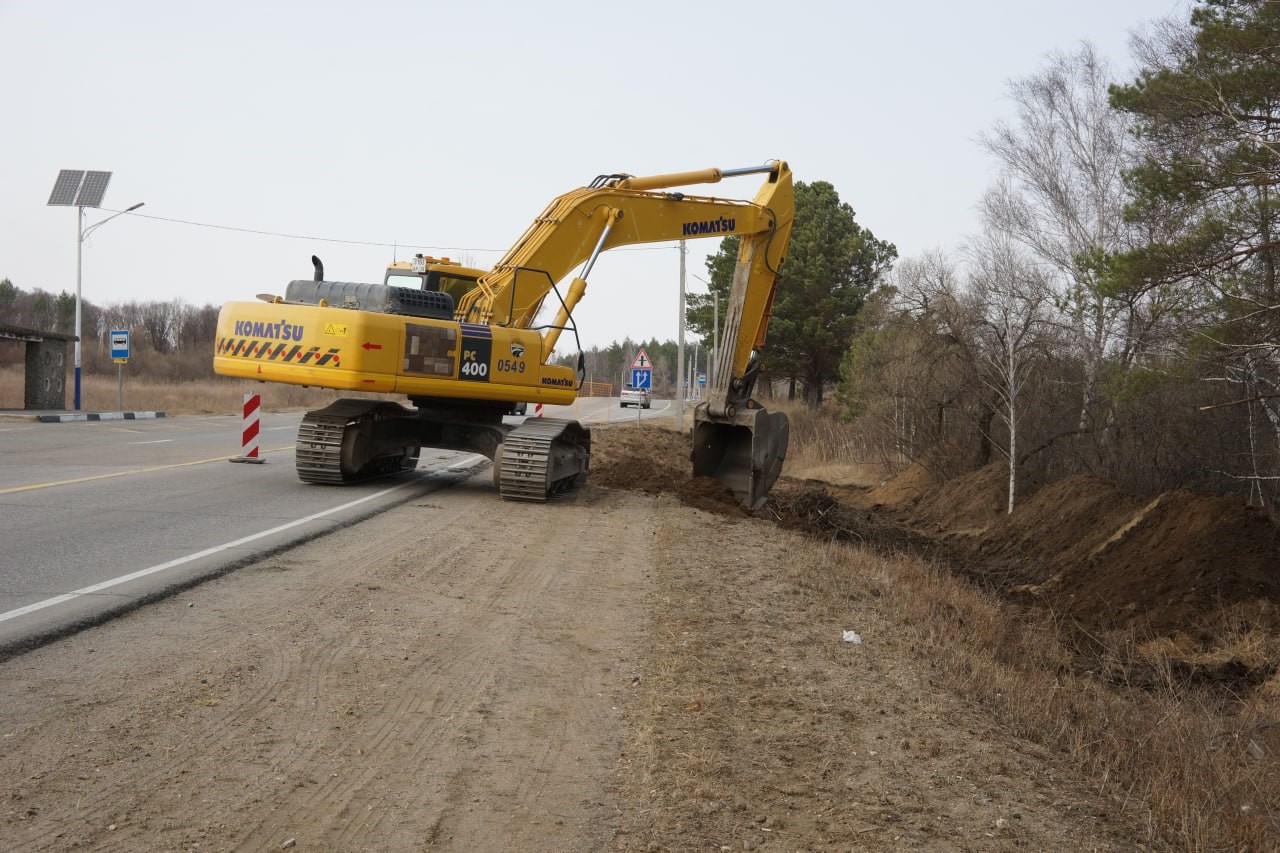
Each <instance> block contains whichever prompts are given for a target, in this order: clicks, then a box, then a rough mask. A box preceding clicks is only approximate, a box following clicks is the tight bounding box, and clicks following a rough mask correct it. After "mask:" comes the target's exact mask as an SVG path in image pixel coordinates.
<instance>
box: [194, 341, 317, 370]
mask: <svg viewBox="0 0 1280 853" xmlns="http://www.w3.org/2000/svg"><path fill="white" fill-rule="evenodd" d="M341 353H342V348H341V347H333V348H331V349H327V350H321V349H320V347H304V346H302V344H294V343H280V342H279V341H264V340H255V339H253V338H218V348H217V354H218V355H224V356H227V357H229V358H249V359H257V360H260V361H279V362H285V363H288V364H315V365H316V366H317V367H324V366H325V365H330V366H332V367H338V366H339V361H340V357H341Z"/></svg>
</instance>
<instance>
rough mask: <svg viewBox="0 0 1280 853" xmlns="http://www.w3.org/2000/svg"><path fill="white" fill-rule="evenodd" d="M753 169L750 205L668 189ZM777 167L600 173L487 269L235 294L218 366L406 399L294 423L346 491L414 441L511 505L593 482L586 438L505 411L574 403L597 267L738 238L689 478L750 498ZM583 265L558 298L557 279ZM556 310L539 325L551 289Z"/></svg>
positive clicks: (778, 432) (222, 321) (402, 465)
mask: <svg viewBox="0 0 1280 853" xmlns="http://www.w3.org/2000/svg"><path fill="white" fill-rule="evenodd" d="M752 174H762V175H764V176H765V179H764V183H763V184H762V185H761V186H760V188H759V190H758V191H757V193H756V195H755V198H754V199H753V200H752V201H743V200H730V199H721V198H713V197H704V196H698V195H689V194H685V193H683V192H677V191H675V190H676V188H679V187H690V186H696V185H700V184H711V183H717V182H719V181H721V180H722V179H724V178H733V177H739V176H744V175H752ZM794 208H795V202H794V196H793V191H792V178H791V170H790V169H789V168H788V167H787V164H786V163H785V162H782V161H778V160H774V161H770V162H768V163H766V164H765V165H762V166H757V167H749V168H744V169H715V168H713V169H703V170H699V171H692V172H679V173H674V174H666V175H655V176H652V177H633V176H631V175H626V174H615V175H602V176H600V177H598V178H596V179H595V180H594V181H593V182H592V183H591V184H590V185H589V186H586V187H582V188H579V189H576V190H573V191H571V192H568V193H566V194H564V195H562V196H560V197H559V198H557V199H555V200H554V201H553V202H552V203H551V204H550V205H549V206H548V207H547V209H546V210H545V211H543V212H542V214H541V215H540V216H539V217H538V218H537V219H536V220H534V222H533V224H532V225H531V226H530V227H529V228H528V229H527V230H526V231H525V233H524V234H523V235H522V236H521V237H520V239H519V240H517V241H516V243H515V245H513V246H512V247H511V249H509V250H508V251H507V253H506V254H505V255H504V256H503V257H502V259H501V260H499V261H498V263H497V264H496V265H495V266H494V267H493V269H491V270H488V271H484V270H479V269H471V268H467V267H464V266H462V265H461V264H458V263H455V262H453V261H450V260H449V259H448V258H439V259H437V258H431V257H424V256H421V255H419V256H417V257H415V258H414V259H413V260H412V261H411V262H399V263H393V264H392V265H391V266H390V267H389V268H388V269H387V270H386V273H385V275H384V278H383V282H382V283H381V284H362V283H354V282H339V281H326V280H324V269H323V266H322V265H321V263H320V261H319V260H318V259H316V258H314V257H313V258H312V262H313V264H314V266H315V272H314V276H313V279H312V280H303V281H293V282H290V283H289V285H288V288H287V289H286V291H285V293H284V295H283V296H278V295H267V294H262V295H259V296H258V300H259V301H257V302H230V303H227V304H226V305H224V306H223V307H222V310H221V312H220V313H219V316H218V332H217V344H216V351H215V353H214V370H215V372H217V373H219V374H221V375H223V376H235V377H241V378H245V379H257V380H261V381H264V382H283V383H290V384H295V385H307V386H314V387H320V388H332V389H340V390H353V391H368V392H379V393H392V394H403V395H407V396H408V398H409V401H410V402H411V403H412V405H413V408H409V407H406V406H402V405H400V404H399V403H395V402H390V401H385V400H378V399H368V398H361V399H344V400H339V401H337V402H336V403H333V404H332V405H329V406H327V407H326V408H323V409H319V410H316V411H313V412H308V413H307V414H306V415H305V416H304V417H303V419H302V423H301V425H300V426H299V428H298V437H297V444H296V449H295V455H296V460H297V470H298V476H299V477H300V478H301V479H302V480H304V481H306V482H309V483H333V484H342V483H351V482H356V481H359V480H363V479H367V478H370V477H376V476H383V475H386V474H393V473H396V472H399V471H404V470H410V469H412V468H414V467H415V466H416V465H417V460H418V452H419V448H421V447H435V448H441V449H446V450H463V451H472V452H477V453H481V454H484V455H485V456H487V457H489V458H490V459H492V460H493V472H494V473H493V478H494V483H495V484H496V486H497V488H498V492H499V494H500V495H501V496H502V497H503V498H505V499H507V500H524V501H546V500H548V499H549V498H550V497H552V496H553V495H556V494H558V493H560V492H563V491H566V490H567V489H571V488H573V487H575V486H577V485H580V484H581V483H583V482H585V481H586V477H587V470H588V467H589V463H590V454H591V434H590V431H589V430H588V428H587V427H585V426H583V425H582V424H580V423H578V422H577V421H573V420H565V419H558V418H528V419H526V420H525V421H524V422H523V423H522V424H520V425H511V424H508V423H506V422H504V416H507V415H511V414H515V413H517V412H519V411H521V410H523V408H524V406H525V404H529V403H544V404H550V405H567V404H570V403H572V402H573V401H574V399H575V397H576V394H577V389H578V388H579V387H580V386H581V381H582V379H583V378H584V377H583V373H584V370H583V366H582V365H583V359H582V356H581V353H579V358H578V369H577V371H576V372H575V371H574V370H573V369H572V368H569V367H565V366H561V365H555V364H551V363H550V360H551V356H552V353H553V352H554V350H555V347H556V344H557V342H558V341H559V338H560V335H561V332H562V331H565V330H566V329H570V330H574V331H575V332H576V327H575V326H573V309H574V307H575V306H576V305H577V304H578V302H579V301H580V300H581V299H582V296H583V294H584V292H585V291H586V286H587V282H586V279H587V276H589V275H590V273H591V269H592V267H593V266H594V264H595V262H596V259H597V258H598V257H599V256H600V254H601V253H602V252H605V251H607V250H609V249H611V248H614V247H617V246H623V245H629V244H636V243H652V242H659V241H670V240H681V239H686V238H696V237H727V236H730V235H738V236H739V237H740V251H739V254H738V259H737V266H736V267H735V271H734V279H733V287H732V291H731V293H730V299H729V306H728V309H727V311H726V319H725V325H724V331H723V336H722V338H721V340H723V341H725V343H726V345H725V346H724V347H723V348H722V352H721V354H720V358H719V359H718V363H717V365H716V372H715V377H716V385H715V387H713V388H712V389H711V393H710V395H709V398H708V401H707V402H706V403H703V404H700V405H699V406H698V407H697V408H696V409H695V411H694V425H693V431H692V441H693V447H692V453H691V458H692V462H693V475H694V476H699V475H706V476H712V477H715V478H717V479H719V480H720V481H721V482H723V483H724V484H725V485H727V486H728V487H729V488H730V489H732V490H733V492H734V494H735V495H736V496H737V497H738V499H739V500H740V501H741V502H742V503H743V504H744V505H746V506H748V507H750V508H757V507H759V506H760V505H762V504H763V503H764V501H765V498H766V497H767V495H768V493H769V490H770V488H771V487H772V486H773V483H774V482H775V481H776V480H777V478H778V475H779V473H780V472H781V470H782V460H783V457H784V456H785V455H786V448H787V435H788V427H787V420H786V416H785V415H782V414H775V413H769V412H766V411H765V410H764V408H762V407H761V406H760V404H759V403H757V402H756V401H755V400H754V399H753V398H752V396H751V395H752V391H753V388H754V386H755V381H756V377H757V375H758V372H759V369H760V362H759V349H760V347H761V346H762V345H763V343H764V337H765V332H766V330H767V329H768V325H769V316H770V313H771V311H772V309H773V301H774V294H775V291H776V288H777V284H778V275H779V270H780V268H781V266H782V262H783V259H784V257H785V255H786V251H787V245H788V242H789V240H790V236H791V224H792V219H793V217H794ZM579 264H582V269H581V271H580V273H579V274H578V275H576V276H574V277H573V279H572V280H571V281H570V282H569V284H568V286H567V288H566V289H565V291H564V292H563V293H562V292H561V290H560V287H559V284H560V282H561V281H562V280H563V279H564V278H565V277H566V276H568V275H569V273H570V272H571V271H572V270H573V269H574V268H575V267H577V266H578V265H579ZM549 297H550V298H551V299H553V300H554V301H552V302H549V303H548V305H549V306H550V307H553V308H555V309H556V313H555V316H554V319H553V320H551V321H550V322H549V323H545V324H542V325H539V324H538V319H537V318H538V316H539V311H540V309H542V308H543V304H544V302H547V300H548V298H549Z"/></svg>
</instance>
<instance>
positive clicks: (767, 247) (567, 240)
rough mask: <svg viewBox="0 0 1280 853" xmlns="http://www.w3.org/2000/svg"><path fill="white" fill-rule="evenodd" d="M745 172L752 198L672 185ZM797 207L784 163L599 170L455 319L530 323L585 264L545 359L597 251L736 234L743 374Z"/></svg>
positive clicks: (542, 218) (551, 210) (538, 225)
mask: <svg viewBox="0 0 1280 853" xmlns="http://www.w3.org/2000/svg"><path fill="white" fill-rule="evenodd" d="M750 174H765V175H766V176H767V177H766V179H765V182H764V184H763V185H762V186H761V187H760V190H759V191H758V192H757V194H756V197H755V198H754V199H753V200H752V201H750V202H747V201H734V200H728V199H721V198H711V197H706V196H698V195H686V194H685V193H681V192H671V191H670V190H673V189H674V188H676V187H684V186H692V185H697V184H709V183H717V182H719V181H721V180H723V179H724V178H730V177H738V176H742V175H750ZM794 207H795V202H794V197H793V192H792V182H791V171H790V169H789V168H788V167H787V164H786V163H784V162H781V161H772V162H770V163H768V164H765V165H763V166H756V167H748V168H745V169H730V170H724V169H715V168H713V169H703V170H700V171H692V172H677V173H673V174H666V175H654V176H651V177H642V178H637V177H632V176H629V175H610V176H602V177H600V178H597V179H596V180H595V181H594V182H592V184H591V186H588V187H583V188H580V189H576V190H573V191H571V192H568V193H565V194H564V195H562V196H560V197H559V198H557V199H555V200H554V201H553V202H551V204H550V205H548V206H547V208H546V210H544V211H543V212H542V214H541V215H539V216H538V218H537V219H535V220H534V222H533V224H532V225H530V226H529V228H528V229H527V230H526V231H525V232H524V234H523V235H521V237H520V239H519V240H517V241H516V243H515V244H514V245H513V246H512V247H511V248H510V249H509V250H508V251H507V253H506V254H505V255H503V257H502V258H501V259H500V260H499V261H498V262H497V263H496V264H495V265H494V267H493V269H492V270H490V271H489V272H488V273H486V274H485V275H483V276H481V277H480V280H479V282H478V284H477V286H476V287H475V288H474V289H473V290H472V291H471V292H470V293H468V294H467V295H466V296H465V297H463V298H462V299H461V300H460V301H459V303H458V307H457V312H456V314H455V318H456V319H457V320H459V321H461V322H467V323H488V324H493V325H498V326H514V327H516V328H530V327H531V326H532V325H533V323H534V321H535V320H534V318H535V317H536V316H537V314H538V311H539V309H540V308H541V307H542V303H543V300H544V298H545V297H546V296H547V294H548V293H549V292H550V291H551V290H552V288H553V287H554V285H555V284H556V282H559V281H560V280H562V279H563V278H565V277H566V276H567V275H568V274H569V273H570V271H571V270H573V269H574V268H575V267H577V266H578V265H580V264H583V263H584V262H585V264H586V266H585V268H584V269H583V271H582V273H581V274H580V275H579V276H577V277H575V278H574V280H573V281H572V282H571V284H570V285H569V289H568V292H567V293H566V294H565V295H564V297H563V304H562V305H561V306H560V310H559V313H558V315H557V317H556V319H555V321H553V322H552V323H551V325H550V326H549V327H548V329H547V331H546V332H545V333H544V346H543V352H544V354H546V355H547V356H549V355H550V353H551V351H552V349H553V348H554V345H555V342H556V340H557V338H558V335H559V331H560V329H561V328H563V326H564V324H565V323H566V322H567V321H568V317H569V314H570V313H571V312H572V310H573V308H574V307H575V306H576V305H577V303H578V302H579V301H580V300H581V299H582V296H583V294H584V293H585V291H586V277H587V275H588V274H589V273H590V271H591V267H592V265H594V263H595V260H596V258H597V257H599V255H600V253H602V252H605V251H608V250H609V249H613V248H617V247H619V246H626V245H633V244H637V243H655V242H661V241H664V240H680V239H696V238H701V237H716V236H719V237H727V236H730V235H734V234H736V235H739V236H740V237H741V239H742V245H743V246H744V249H745V250H746V251H747V252H748V256H749V257H750V258H752V263H751V264H750V265H749V266H748V267H747V268H746V269H745V270H744V276H745V278H744V280H743V284H742V287H743V290H744V293H745V298H744V301H743V306H742V315H741V317H742V322H743V334H742V335H741V339H740V340H739V341H738V345H737V346H735V347H734V353H735V354H734V356H733V362H734V365H735V368H734V369H735V371H738V372H742V371H745V370H746V367H747V361H748V359H749V357H750V354H751V350H752V349H753V347H755V346H758V345H759V343H762V342H763V338H764V333H765V330H766V329H767V327H768V319H769V312H770V310H771V309H772V305H773V294H774V290H775V288H776V286H777V274H778V268H779V266H780V265H781V263H782V259H783V256H784V254H785V252H786V247H787V241H788V239H789V236H790V231H791V221H792V217H793V213H794Z"/></svg>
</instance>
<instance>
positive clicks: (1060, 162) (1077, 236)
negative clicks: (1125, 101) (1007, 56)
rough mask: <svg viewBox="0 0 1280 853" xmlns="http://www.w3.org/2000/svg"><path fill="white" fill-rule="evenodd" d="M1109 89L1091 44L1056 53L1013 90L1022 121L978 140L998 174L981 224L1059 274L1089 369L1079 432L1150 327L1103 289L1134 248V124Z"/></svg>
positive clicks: (1060, 294) (1073, 332)
mask: <svg viewBox="0 0 1280 853" xmlns="http://www.w3.org/2000/svg"><path fill="white" fill-rule="evenodd" d="M1110 82H1111V81H1110V74H1109V70H1108V67H1107V65H1106V63H1105V61H1104V60H1102V59H1101V58H1100V57H1099V56H1098V55H1097V53H1096V51H1095V50H1094V48H1093V46H1092V45H1091V44H1089V43H1087V42H1086V43H1084V44H1082V45H1081V47H1080V49H1079V50H1078V51H1077V52H1075V53H1073V54H1064V53H1054V54H1051V55H1050V56H1049V61H1048V64H1047V66H1046V67H1045V68H1044V69H1043V70H1042V71H1040V72H1039V73H1038V74H1035V75H1033V76H1030V77H1026V78H1024V79H1021V80H1016V81H1013V82H1012V83H1011V84H1010V86H1009V91H1010V96H1011V97H1012V99H1013V101H1014V103H1015V104H1016V105H1017V120H1016V121H1015V122H1014V123H1012V124H1011V123H1007V122H999V123H997V124H996V126H995V127H994V128H993V130H992V131H991V132H990V133H987V134H984V135H983V136H982V138H981V139H982V144H983V146H984V147H985V148H986V149H987V150H988V151H989V152H990V153H991V154H993V155H994V156H995V157H996V158H997V159H998V160H999V162H1000V165H1001V169H1002V177H1001V180H1000V181H999V183H998V184H997V185H996V186H995V187H993V188H992V189H991V190H990V191H988V193H987V194H986V195H985V197H984V198H983V200H982V213H983V217H984V220H985V221H986V222H987V223H988V226H989V227H991V228H995V229H999V230H1001V231H1004V232H1006V233H1008V234H1010V235H1012V236H1013V238H1014V239H1016V240H1017V241H1018V242H1019V243H1021V244H1022V245H1023V246H1025V247H1026V248H1027V249H1028V250H1030V251H1031V252H1032V254H1033V255H1034V257H1035V258H1036V259H1037V260H1039V261H1040V262H1042V263H1044V264H1047V265H1048V266H1049V267H1050V269H1052V270H1053V272H1054V274H1055V275H1054V278H1055V279H1056V287H1055V289H1056V291H1057V292H1056V294H1055V297H1054V298H1055V300H1056V301H1057V302H1058V304H1059V305H1060V306H1061V307H1062V308H1063V310H1064V312H1065V319H1066V321H1067V323H1066V329H1067V330H1068V331H1069V332H1070V337H1071V340H1073V342H1074V345H1075V347H1076V348H1077V349H1078V350H1079V352H1080V355H1081V357H1082V360H1083V364H1084V382H1083V385H1084V387H1083V389H1082V396H1081V406H1080V428H1081V429H1084V428H1085V427H1086V426H1087V423H1088V420H1089V418H1090V415H1091V411H1092V408H1093V405H1094V403H1095V401H1096V399H1097V390H1098V383H1099V376H1100V370H1101V367H1102V364H1103V361H1104V359H1105V358H1107V357H1108V355H1109V354H1110V353H1111V352H1112V350H1113V348H1115V349H1118V350H1119V352H1120V353H1121V355H1125V354H1129V355H1131V354H1132V353H1133V352H1134V351H1135V350H1136V347H1134V346H1132V345H1130V344H1126V343H1125V342H1124V341H1123V338H1124V336H1125V335H1126V334H1133V333H1135V332H1140V331H1141V330H1142V329H1144V328H1145V326H1144V324H1142V323H1141V322H1138V321H1137V320H1135V317H1137V316H1140V315H1141V313H1142V309H1141V306H1137V305H1133V304H1132V303H1131V302H1130V301H1127V300H1126V299H1124V298H1123V295H1122V294H1121V295H1116V294H1113V293H1112V292H1111V291H1110V290H1109V289H1108V288H1107V287H1105V286H1103V285H1104V279H1105V278H1106V276H1107V272H1108V261H1109V260H1110V259H1112V258H1114V257H1115V256H1116V255H1118V254H1119V253H1120V252H1122V251H1124V250H1125V249H1126V248H1128V247H1129V234H1128V229H1127V226H1126V224H1125V220H1124V205H1125V201H1126V198H1127V196H1126V192H1125V187H1124V183H1123V171H1124V169H1125V167H1126V166H1127V165H1129V164H1130V163H1131V162H1133V156H1132V151H1131V149H1130V139H1131V137H1130V135H1129V132H1128V131H1129V127H1130V119H1129V117H1128V116H1126V115H1125V114H1123V113H1120V112H1117V111H1115V110H1113V109H1111V107H1110V102H1109V95H1108V86H1109V84H1110ZM1118 296H1119V297H1120V298H1118ZM1117 339H1121V340H1120V343H1119V344H1118V346H1117Z"/></svg>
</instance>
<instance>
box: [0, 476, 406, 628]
mask: <svg viewBox="0 0 1280 853" xmlns="http://www.w3.org/2000/svg"><path fill="white" fill-rule="evenodd" d="M419 482H420V481H416V480H415V481H412V482H408V483H401V484H400V485H398V486H393V487H392V488H390V489H383V490H382V491H380V492H374V493H373V494H371V495H365V496H364V497H362V498H357V499H356V500H353V501H349V502H348V503H344V504H342V505H341V506H335V507H332V508H330V509H326V510H322V511H321V512H317V513H313V514H312V515H308V516H307V517H305V518H299V519H297V520H295V521H290V522H289V523H287V524H281V525H280V526H278V527H273V528H271V529H270V530H263V531H262V532H261V533H254V534H253V535H251V536H245V537H244V538H242V539H237V540H235V541H234V542H227V543H226V544H224V545H215V546H214V547H212V548H206V549H204V550H203V551H197V552H196V553H194V554H188V555H187V556H185V557H179V558H178V559H176V560H170V561H169V562H167V563H160V564H159V565H155V566H151V567H149V568H146V569H139V570H138V571H136V572H131V573H129V574H127V575H121V576H120V577H118V578H112V579H111V580H105V581H102V582H101V583H95V584H93V585H92V586H86V587H83V588H81V589H77V590H75V591H73V592H68V593H64V594H62V595H55V596H54V597H53V598H46V599H45V600H44V601H37V602H36V603H35V604H28V605H27V606H26V607H19V608H18V609H17V610H10V611H9V612H7V613H0V622H4V621H6V620H9V619H17V618H18V617H19V616H26V615H27V614H28V613H34V612H36V611H37V610H43V609H45V608H46V607H53V606H54V605H57V604H63V603H64V602H67V601H71V600H73V599H76V598H79V597H80V596H83V595H93V594H95V593H99V592H102V591H103V590H106V589H111V588H112V587H114V586H119V585H120V584H123V583H128V582H129V581H134V580H137V579H138V578H145V577H146V576H148V575H154V574H156V573H157V572H163V571H166V570H168V569H172V568H176V567H178V566H181V565H183V564H185V563H190V562H192V561H194V560H199V559H202V558H204V557H209V556H212V555H214V554H218V553H221V552H222V551H227V550H230V549H231V548H238V547H239V546H241V545H247V544H248V543H250V542H253V541H256V540H258V539H262V538H264V537H266V536H272V535H274V534H276V533H280V532H282V531H285V530H289V529H290V528H294V527H298V526H299V525H302V524H306V523H307V522H310V521H315V520H316V519H318V518H324V517H325V516H326V515H332V514H334V513H335V512H342V511H343V510H345V509H350V508H351V507H353V506H359V505H360V504H362V503H365V502H366V501H371V500H373V499H374V498H380V497H382V496H383V495H389V494H391V493H392V492H398V491H400V490H401V489H407V488H409V487H410V486H413V485H416V484H419Z"/></svg>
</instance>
